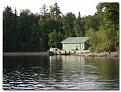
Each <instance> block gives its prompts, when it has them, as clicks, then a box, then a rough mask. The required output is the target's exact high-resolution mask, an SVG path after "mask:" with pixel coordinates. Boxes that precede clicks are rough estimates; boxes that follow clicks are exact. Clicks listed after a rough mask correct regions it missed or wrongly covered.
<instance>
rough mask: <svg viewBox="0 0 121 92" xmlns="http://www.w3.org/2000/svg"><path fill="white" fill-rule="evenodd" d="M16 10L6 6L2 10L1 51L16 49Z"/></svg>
mask: <svg viewBox="0 0 121 92" xmlns="http://www.w3.org/2000/svg"><path fill="white" fill-rule="evenodd" d="M16 24H17V11H16V9H15V12H14V13H13V11H12V9H11V7H9V6H7V7H6V8H5V10H4V11H3V51H4V52H5V51H16V39H15V38H16Z"/></svg>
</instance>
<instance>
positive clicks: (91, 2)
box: [2, 0, 119, 16]
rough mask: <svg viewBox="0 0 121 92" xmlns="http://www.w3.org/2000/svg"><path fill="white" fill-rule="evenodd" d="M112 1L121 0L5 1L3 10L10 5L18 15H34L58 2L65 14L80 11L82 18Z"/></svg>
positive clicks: (76, 13)
mask: <svg viewBox="0 0 121 92" xmlns="http://www.w3.org/2000/svg"><path fill="white" fill-rule="evenodd" d="M111 1H115V2H116V1H119V0H3V1H2V8H3V10H4V7H6V6H7V5H8V6H11V8H12V9H15V8H16V9H17V12H18V13H19V12H20V10H22V9H29V10H30V11H31V12H32V13H39V12H40V8H41V7H42V5H43V4H46V5H47V6H51V5H54V4H55V2H57V4H58V5H59V7H60V10H61V12H62V13H63V14H66V13H67V12H72V13H74V14H75V15H78V12H79V11H80V13H81V16H84V15H86V16H87V15H93V14H94V13H95V12H96V11H97V10H96V6H97V4H98V3H99V2H111ZM48 8H49V7H48Z"/></svg>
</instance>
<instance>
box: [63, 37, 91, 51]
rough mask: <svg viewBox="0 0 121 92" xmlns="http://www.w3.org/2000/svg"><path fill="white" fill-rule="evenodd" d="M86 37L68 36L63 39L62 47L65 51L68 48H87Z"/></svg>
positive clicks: (68, 49)
mask: <svg viewBox="0 0 121 92" xmlns="http://www.w3.org/2000/svg"><path fill="white" fill-rule="evenodd" d="M88 39H89V38H88V37H68V38H67V39H65V40H63V41H62V42H61V43H62V49H63V50H66V51H70V50H81V51H82V50H88V48H89V44H88V43H87V41H88Z"/></svg>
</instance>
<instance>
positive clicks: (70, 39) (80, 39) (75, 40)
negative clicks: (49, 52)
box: [61, 37, 89, 43]
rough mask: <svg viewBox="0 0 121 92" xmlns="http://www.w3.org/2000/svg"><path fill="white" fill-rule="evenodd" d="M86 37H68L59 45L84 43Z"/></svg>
mask: <svg viewBox="0 0 121 92" xmlns="http://www.w3.org/2000/svg"><path fill="white" fill-rule="evenodd" d="M88 39H89V38H88V37H68V38H67V39H65V40H63V41H62V42H61V43H84V42H86V41H87V40H88Z"/></svg>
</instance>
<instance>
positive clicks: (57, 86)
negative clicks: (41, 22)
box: [3, 56, 119, 90]
mask: <svg viewBox="0 0 121 92" xmlns="http://www.w3.org/2000/svg"><path fill="white" fill-rule="evenodd" d="M3 89H4V90H72V89H73V90H119V58H102V57H100V58H92V57H80V56H51V57H49V56H19V57H17V56H15V57H14V56H11V57H10V56H4V57H3Z"/></svg>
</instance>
